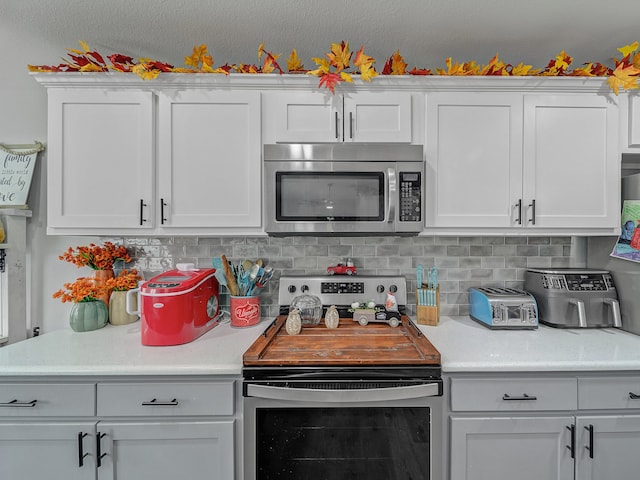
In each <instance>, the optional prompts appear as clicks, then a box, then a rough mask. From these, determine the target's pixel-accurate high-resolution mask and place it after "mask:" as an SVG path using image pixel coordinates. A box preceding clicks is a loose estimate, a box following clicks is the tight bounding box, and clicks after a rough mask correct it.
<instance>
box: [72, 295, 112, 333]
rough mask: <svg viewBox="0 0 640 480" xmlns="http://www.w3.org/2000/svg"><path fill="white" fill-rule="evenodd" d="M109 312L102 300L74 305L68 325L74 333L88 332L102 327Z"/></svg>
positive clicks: (107, 318) (106, 320)
mask: <svg viewBox="0 0 640 480" xmlns="http://www.w3.org/2000/svg"><path fill="white" fill-rule="evenodd" d="M108 320H109V311H108V310H107V306H106V305H105V304H104V302H103V301H102V300H92V301H89V302H78V303H74V304H73V307H71V313H69V325H70V326H71V329H72V330H73V331H74V332H89V331H91V330H98V329H99V328H102V327H104V326H105V325H106V324H107V322H108Z"/></svg>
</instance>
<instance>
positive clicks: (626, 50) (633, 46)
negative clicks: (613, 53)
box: [618, 41, 638, 57]
mask: <svg viewBox="0 0 640 480" xmlns="http://www.w3.org/2000/svg"><path fill="white" fill-rule="evenodd" d="M637 49H638V42H637V41H636V42H633V43H632V44H630V45H625V46H624V47H620V48H619V49H618V51H619V52H620V53H621V54H622V56H623V57H626V56H627V55H629V54H630V53H633V52H635V51H636V50H637Z"/></svg>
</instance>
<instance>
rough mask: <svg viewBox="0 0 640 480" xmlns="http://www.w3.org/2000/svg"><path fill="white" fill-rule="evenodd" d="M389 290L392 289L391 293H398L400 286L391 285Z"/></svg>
mask: <svg viewBox="0 0 640 480" xmlns="http://www.w3.org/2000/svg"><path fill="white" fill-rule="evenodd" d="M389 291H390V292H391V293H396V292H397V291H398V287H396V286H395V285H391V286H390V287H389Z"/></svg>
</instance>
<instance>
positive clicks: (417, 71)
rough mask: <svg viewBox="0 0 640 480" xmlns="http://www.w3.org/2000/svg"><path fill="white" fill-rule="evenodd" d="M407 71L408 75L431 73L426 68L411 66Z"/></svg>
mask: <svg viewBox="0 0 640 480" xmlns="http://www.w3.org/2000/svg"><path fill="white" fill-rule="evenodd" d="M407 73H408V74H409V75H431V70H430V69H428V68H418V67H413V68H412V69H411V70H409V71H408V72H407Z"/></svg>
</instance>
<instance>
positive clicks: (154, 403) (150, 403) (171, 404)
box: [142, 398, 178, 407]
mask: <svg viewBox="0 0 640 480" xmlns="http://www.w3.org/2000/svg"><path fill="white" fill-rule="evenodd" d="M176 405H178V400H177V399H175V398H174V399H173V400H169V401H168V402H161V401H158V399H156V398H154V399H153V400H150V401H148V402H142V406H143V407H175V406H176Z"/></svg>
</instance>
